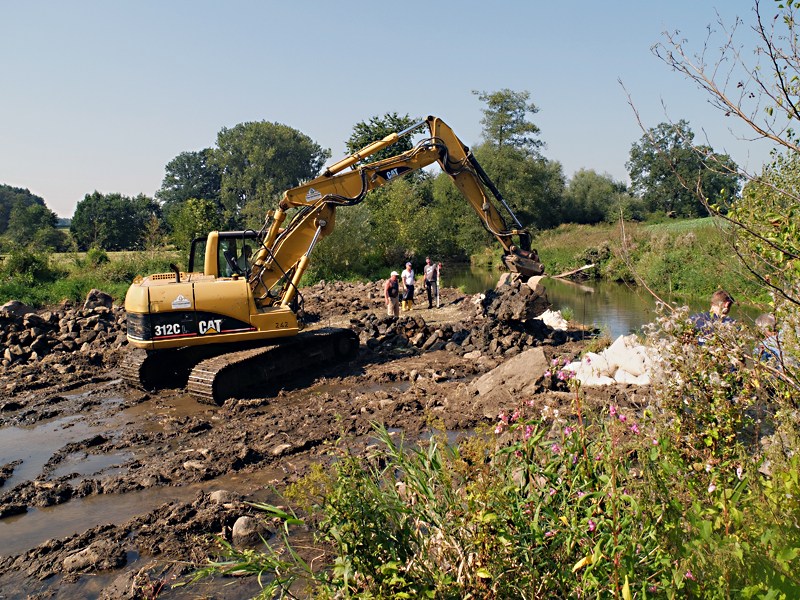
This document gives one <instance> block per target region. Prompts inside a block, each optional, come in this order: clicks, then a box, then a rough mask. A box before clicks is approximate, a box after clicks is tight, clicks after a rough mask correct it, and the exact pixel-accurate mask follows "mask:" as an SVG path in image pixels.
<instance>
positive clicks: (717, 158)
mask: <svg viewBox="0 0 800 600" xmlns="http://www.w3.org/2000/svg"><path fill="white" fill-rule="evenodd" d="M693 140H694V133H693V132H692V130H691V128H690V127H689V123H688V122H687V121H685V120H683V119H681V120H680V121H678V122H677V123H675V124H672V123H660V124H659V125H657V126H656V127H653V128H651V129H649V130H647V131H646V132H645V134H644V135H643V136H642V138H641V139H640V140H639V141H638V142H636V143H635V144H633V145H632V146H631V151H630V160H629V161H628V162H627V163H625V167H626V168H627V169H628V173H629V174H630V178H631V188H632V190H633V191H634V192H635V193H637V194H638V195H639V196H640V197H641V198H642V199H643V200H644V202H645V204H646V205H647V207H648V209H649V210H650V211H657V210H658V211H663V212H665V213H668V212H671V211H675V213H676V214H677V215H678V216H681V217H702V216H707V215H708V209H707V208H706V206H705V203H704V201H703V199H701V197H700V196H698V194H697V193H696V190H698V189H699V190H701V196H702V197H704V198H705V199H706V200H707V201H709V202H712V203H713V202H717V201H719V200H722V199H724V198H732V197H733V196H735V195H736V193H737V191H738V189H739V179H740V177H739V175H738V174H737V173H736V169H737V167H736V164H735V163H734V162H733V161H732V160H731V158H730V157H729V156H727V155H724V154H717V153H715V152H714V151H713V149H712V148H710V147H709V146H702V145H695V144H694V142H693Z"/></svg>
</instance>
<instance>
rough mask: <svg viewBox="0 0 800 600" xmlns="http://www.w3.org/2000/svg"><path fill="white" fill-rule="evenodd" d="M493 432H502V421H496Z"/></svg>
mask: <svg viewBox="0 0 800 600" xmlns="http://www.w3.org/2000/svg"><path fill="white" fill-rule="evenodd" d="M494 432H495V433H497V434H500V433H503V424H502V423H498V424H497V427H495V428H494Z"/></svg>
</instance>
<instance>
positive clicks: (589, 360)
mask: <svg viewBox="0 0 800 600" xmlns="http://www.w3.org/2000/svg"><path fill="white" fill-rule="evenodd" d="M586 364H587V365H590V364H592V359H591V358H589V357H588V356H587V357H586Z"/></svg>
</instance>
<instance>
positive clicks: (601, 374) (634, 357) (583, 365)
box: [563, 335, 655, 386]
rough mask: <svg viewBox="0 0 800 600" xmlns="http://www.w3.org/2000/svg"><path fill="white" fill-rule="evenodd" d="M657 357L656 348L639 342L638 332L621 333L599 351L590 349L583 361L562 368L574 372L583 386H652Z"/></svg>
mask: <svg viewBox="0 0 800 600" xmlns="http://www.w3.org/2000/svg"><path fill="white" fill-rule="evenodd" d="M654 358H655V350H653V348H649V347H647V346H642V345H640V344H639V340H638V339H637V338H636V336H635V335H628V336H624V335H621V336H619V337H618V338H617V340H616V341H615V342H614V343H613V344H611V345H610V346H609V347H608V348H606V349H605V350H603V351H602V352H601V353H600V354H595V353H594V352H587V353H586V354H585V355H584V357H583V359H582V360H581V361H578V362H573V363H570V364H568V365H567V366H566V367H564V368H563V370H564V371H575V377H576V378H577V379H578V380H579V381H580V382H581V383H582V384H583V385H595V386H597V385H610V384H612V383H633V384H636V385H650V382H651V376H652V373H653V367H654V364H653V362H654Z"/></svg>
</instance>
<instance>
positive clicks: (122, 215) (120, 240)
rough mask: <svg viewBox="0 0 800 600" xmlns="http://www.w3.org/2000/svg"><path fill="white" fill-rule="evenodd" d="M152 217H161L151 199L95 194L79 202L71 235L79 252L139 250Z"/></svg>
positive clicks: (71, 227) (156, 204)
mask: <svg viewBox="0 0 800 600" xmlns="http://www.w3.org/2000/svg"><path fill="white" fill-rule="evenodd" d="M153 217H156V218H157V219H160V218H161V208H160V207H159V205H158V202H156V201H155V200H154V199H153V198H149V197H148V196H145V195H144V194H139V195H138V196H136V197H135V198H129V197H128V196H123V195H121V194H101V193H100V192H97V191H95V192H94V193H92V194H86V196H85V197H84V199H83V200H81V201H80V202H78V205H77V206H76V207H75V214H74V215H73V217H72V224H71V225H70V232H71V233H72V235H73V237H74V239H75V242H76V243H77V245H78V248H79V249H81V250H87V249H88V248H90V247H92V246H96V247H98V248H103V249H105V250H135V249H139V248H140V247H141V242H142V234H143V233H144V231H145V229H146V225H147V223H148V222H149V221H150V220H151V219H152V218H153Z"/></svg>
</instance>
